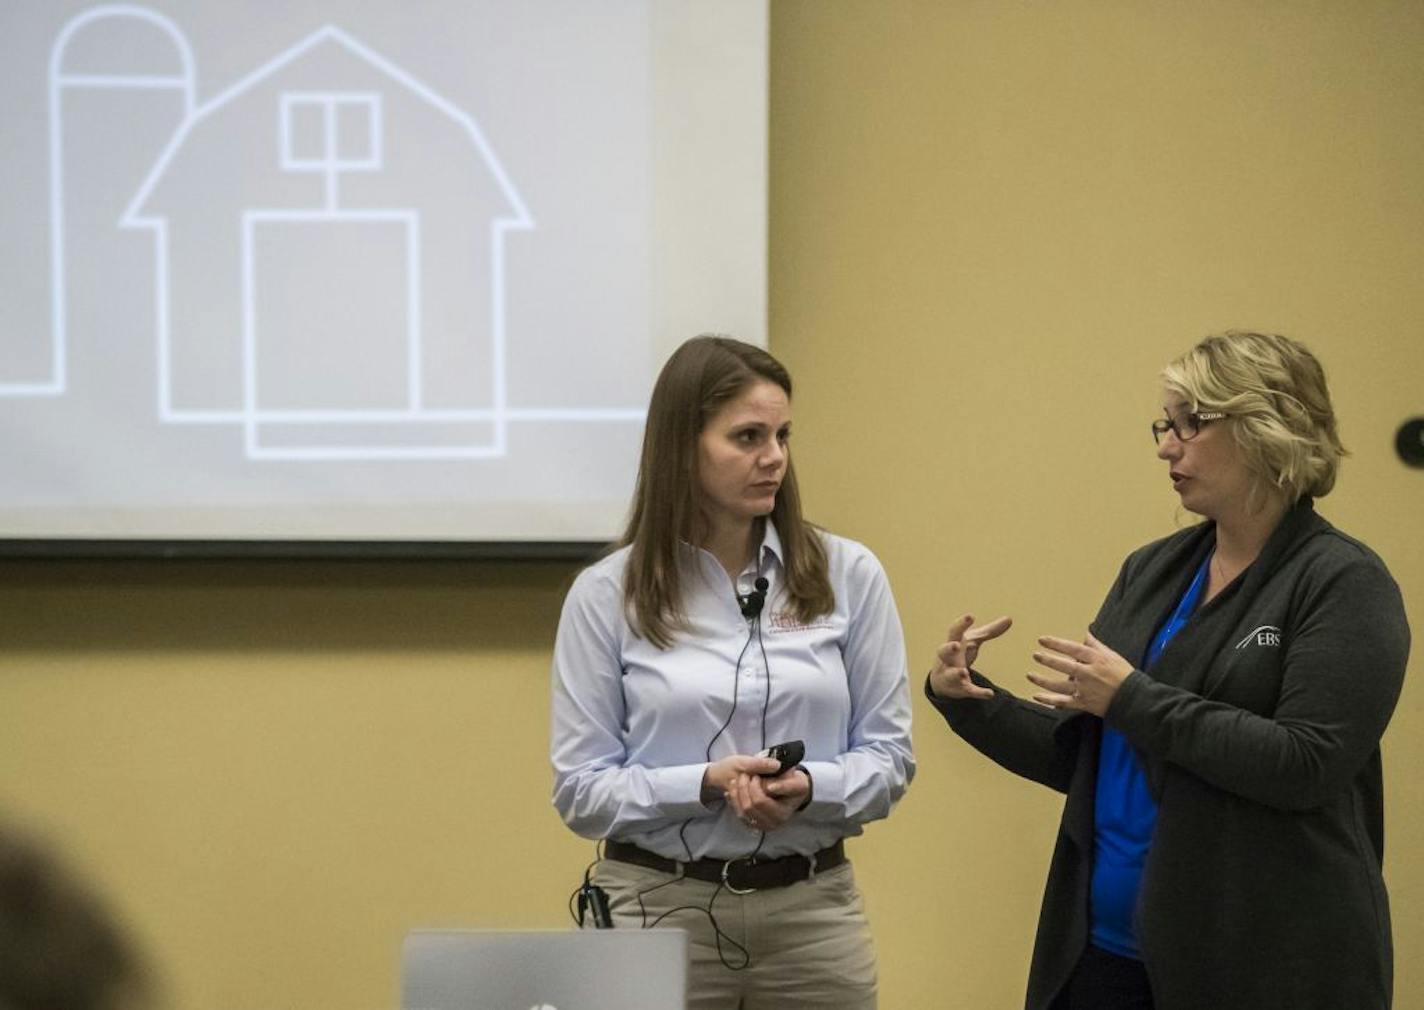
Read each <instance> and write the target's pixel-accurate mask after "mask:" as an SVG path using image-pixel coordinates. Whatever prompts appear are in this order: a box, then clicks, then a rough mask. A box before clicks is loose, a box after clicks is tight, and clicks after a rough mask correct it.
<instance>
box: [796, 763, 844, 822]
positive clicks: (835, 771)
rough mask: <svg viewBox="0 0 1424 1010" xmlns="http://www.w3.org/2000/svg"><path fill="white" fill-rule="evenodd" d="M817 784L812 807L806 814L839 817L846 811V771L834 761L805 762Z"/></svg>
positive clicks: (814, 787) (812, 779)
mask: <svg viewBox="0 0 1424 1010" xmlns="http://www.w3.org/2000/svg"><path fill="white" fill-rule="evenodd" d="M801 763H802V764H803V765H805V766H806V770H807V771H808V772H810V774H811V781H812V782H814V783H815V785H814V786H813V787H812V790H811V805H810V806H808V807H807V808H806V809H805V811H804V813H805V814H806V815H807V816H810V817H814V816H816V815H818V814H822V815H824V814H831V815H833V816H835V815H839V814H840V813H841V811H843V810H844V809H845V769H844V768H842V767H841V766H840V765H839V764H837V763H836V762H834V761H803V762H801Z"/></svg>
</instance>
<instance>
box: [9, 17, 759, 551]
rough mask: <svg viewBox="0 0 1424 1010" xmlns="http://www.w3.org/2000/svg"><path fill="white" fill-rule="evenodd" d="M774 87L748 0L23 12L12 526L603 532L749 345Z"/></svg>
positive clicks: (12, 537)
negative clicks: (735, 353) (683, 354)
mask: <svg viewBox="0 0 1424 1010" xmlns="http://www.w3.org/2000/svg"><path fill="white" fill-rule="evenodd" d="M766 77H767V9H766V4H765V0H642V2H638V0H518V2H512V0H498V2H491V0H485V2H470V0H450V2H426V3H420V4H406V3H395V2H388V3H386V2H383V3H371V2H369V0H360V2H358V0H284V2H277V0H237V2H230V3H221V4H219V3H211V2H197V0H189V2H169V3H164V4H162V5H156V6H145V5H131V4H106V5H96V4H93V3H68V2H54V0H9V2H7V3H6V4H5V5H4V7H3V10H0V81H3V94H4V96H5V97H4V99H3V101H4V104H5V112H4V118H3V127H0V129H3V132H0V150H3V158H0V269H3V275H0V276H3V280H0V284H3V298H0V540H3V541H4V548H3V549H4V550H5V552H6V553H10V554H14V553H16V552H19V553H35V552H38V553H46V552H50V551H53V552H57V553H64V552H65V551H66V546H67V545H69V546H72V545H76V544H88V545H93V544H94V543H102V544H107V545H108V546H109V547H110V548H117V549H118V550H120V551H122V550H123V549H124V548H125V546H126V545H129V546H133V545H141V544H153V543H155V542H156V543H158V544H167V545H170V546H172V545H180V546H181V545H201V544H204V543H228V544H251V545H257V546H259V547H260V545H263V544H265V545H268V546H271V545H282V544H287V545H293V544H303V545H321V544H347V545H350V544H358V545H359V544H369V545H373V546H374V547H380V546H382V545H384V547H385V548H386V549H387V550H389V549H391V548H392V546H394V547H395V548H397V552H399V547H400V545H414V544H446V545H479V544H485V545H491V544H493V545H505V546H506V548H510V549H512V550H513V552H514V553H516V554H517V553H519V551H520V550H522V549H523V547H529V548H531V549H532V550H533V551H534V552H535V553H538V548H539V545H544V546H546V547H547V546H550V545H560V544H584V545H586V544H588V543H591V542H601V541H606V540H609V539H611V538H613V537H615V536H616V535H617V533H618V531H619V528H620V525H621V523H622V521H623V518H624V516H625V514H626V509H627V505H628V497H629V494H630V492H631V490H632V484H633V476H634V473H635V469H636V463H637V454H638V446H639V442H640V438H641V433H642V422H643V412H644V407H645V405H646V402H647V395H648V391H649V389H650V387H651V383H652V379H653V377H654V376H655V375H656V373H657V369H658V368H659V367H660V365H661V362H662V361H663V360H664V359H665V358H666V356H667V354H668V353H669V352H670V351H671V349H672V348H673V347H675V346H676V345H677V344H678V343H679V342H681V341H682V340H683V339H685V338H686V337H688V336H691V335H693V334H695V333H699V332H706V331H717V332H727V333H732V334H735V335H737V336H740V337H742V338H743V339H747V340H750V341H752V342H755V343H760V344H764V343H765V339H766V333H765V331H766V125H767V122H766V119H767V117H766V111H767V110H766V95H767V87H766V85H767V80H766ZM512 545H523V546H522V547H521V546H512ZM318 552H319V551H318Z"/></svg>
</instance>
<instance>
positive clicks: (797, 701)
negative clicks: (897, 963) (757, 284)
mask: <svg viewBox="0 0 1424 1010" xmlns="http://www.w3.org/2000/svg"><path fill="white" fill-rule="evenodd" d="M790 434H791V379H790V376H789V375H787V373H786V370H785V368H783V367H782V366H781V364H780V362H778V361H777V360H776V359H775V358H773V357H772V356H771V355H770V354H768V353H767V352H765V351H763V350H762V349H760V348H757V347H753V346H752V345H750V344H745V343H742V342H741V341H737V340H733V339H731V338H728V337H720V336H701V337H696V338H694V339H692V340H689V341H688V342H686V343H685V344H683V345H682V346H681V347H680V348H679V349H678V350H677V351H676V352H675V353H674V354H673V355H672V357H671V358H670V359H669V361H668V362H667V364H666V365H665V366H664V368H663V370H662V373H661V374H660V375H659V376H658V380H657V383H656V386H655V387H654V390H653V395H652V401H651V403H650V405H649V408H648V419H647V426H646V428H645V431H644V437H643V453H642V460H641V464H640V466H639V471H638V482H637V489H636V491H635V493H634V501H633V507H632V514H631V516H630V519H629V522H628V529H627V532H626V533H625V534H624V536H623V538H622V541H621V543H620V545H619V547H618V549H617V550H615V551H614V552H613V553H611V554H610V555H608V556H607V557H605V558H604V559H603V560H601V561H599V562H597V563H596V564H594V565H592V566H591V567H589V568H588V569H586V570H585V571H583V572H582V573H581V574H580V575H579V577H578V579H577V580H576V581H575V583H574V586H573V588H572V589H571V590H570V592H569V595H568V598H567V600H566V601H565V604H564V611H563V615H562V617H561V619H560V622H559V633H558V640H557V643H556V645H555V650H554V664H553V733H552V746H551V751H552V758H553V764H554V771H555V782H554V805H555V806H556V807H557V808H558V810H559V813H560V814H561V815H562V816H563V818H564V820H565V822H566V823H567V824H568V825H569V826H570V827H571V828H572V829H573V830H575V831H576V832H578V833H579V834H580V835H583V836H584V837H588V838H596V839H606V843H605V847H604V853H603V858H602V860H601V861H600V862H599V863H598V865H597V867H596V869H595V871H594V874H593V880H594V883H596V884H597V885H599V886H601V887H602V888H604V889H605V890H606V891H607V893H608V894H609V895H610V899H611V900H610V904H611V910H612V918H613V921H614V923H615V924H616V925H617V926H619V927H630V928H646V927H652V926H658V925H667V926H673V927H680V928H683V929H686V930H687V931H688V932H689V936H690V944H691V979H690V985H689V1003H688V1005H689V1006H690V1007H694V1008H729V1010H730V1008H737V1007H740V1008H743V1010H754V1008H759V1007H772V1006H775V1007H778V1008H796V1007H808V1008H809V1007H828V1008H837V1007H844V1008H868V1007H874V1006H875V999H876V995H875V994H876V975H875V955H874V951H873V948H872V946H871V941H870V933H869V928H868V926H867V923H866V919H865V915H864V911H863V908H862V903H861V899H860V895H859V892H858V891H857V889H856V885H855V882H854V878H853V876H852V873H851V867H850V864H849V862H847V860H846V856H845V848H844V844H843V843H844V839H845V838H847V837H849V836H853V835H858V834H860V833H861V830H862V826H863V825H864V824H865V823H867V822H869V821H872V820H876V819H878V818H881V817H884V816H886V815H887V814H888V813H889V812H890V808H891V806H892V805H893V804H894V803H895V801H896V800H898V799H899V798H900V796H901V795H902V794H903V793H904V791H905V788H906V787H907V786H908V784H909V781H910V778H911V776H912V775H913V773H914V760H913V757H912V755H911V750H910V701H909V692H908V687H907V681H906V670H905V651H904V640H903V636H902V632H901V629H900V621H899V617H898V615H897V614H896V611H895V604H894V600H893V599H892V597H891V594H890V587H889V584H888V583H887V581H886V578H885V573H884V571H883V570H882V569H881V567H880V564H879V563H878V562H877V561H876V559H875V557H874V556H873V555H872V554H871V553H870V552H869V551H868V550H867V549H866V548H864V547H863V546H861V545H860V544H857V543H854V542H852V541H849V540H845V539H843V538H841V537H837V536H833V535H832V534H829V533H826V532H824V531H823V530H820V529H817V528H816V527H814V526H811V525H810V524H809V523H807V522H805V520H803V519H802V517H801V502H800V497H799V494H798V490H797V486H796V475H795V470H794V469H793V467H792V465H791V457H790V451H789V445H788V442H789V438H790ZM792 741H797V742H800V743H801V744H802V745H803V746H804V753H803V754H802V755H800V756H799V757H798V756H796V755H794V754H792V755H790V756H785V755H779V756H778V757H776V758H773V757H767V756H760V755H761V752H763V751H765V750H767V749H768V748H771V747H774V746H775V745H777V744H782V743H790V742H792Z"/></svg>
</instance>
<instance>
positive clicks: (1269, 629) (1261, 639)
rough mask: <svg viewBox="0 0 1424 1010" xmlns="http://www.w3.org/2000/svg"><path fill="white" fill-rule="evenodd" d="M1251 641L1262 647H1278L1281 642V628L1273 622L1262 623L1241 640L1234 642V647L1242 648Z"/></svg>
mask: <svg viewBox="0 0 1424 1010" xmlns="http://www.w3.org/2000/svg"><path fill="white" fill-rule="evenodd" d="M1252 642H1254V643H1256V644H1257V645H1259V646H1262V647H1263V648H1270V649H1274V648H1278V647H1279V646H1280V644H1281V629H1280V628H1278V627H1276V626H1275V625H1274V624H1263V625H1261V626H1260V627H1259V628H1257V629H1256V630H1255V631H1252V632H1251V633H1250V634H1249V635H1247V636H1246V637H1245V638H1243V639H1241V641H1239V642H1237V643H1236V648H1238V649H1244V648H1246V646H1248V645H1250V644H1251V643H1252Z"/></svg>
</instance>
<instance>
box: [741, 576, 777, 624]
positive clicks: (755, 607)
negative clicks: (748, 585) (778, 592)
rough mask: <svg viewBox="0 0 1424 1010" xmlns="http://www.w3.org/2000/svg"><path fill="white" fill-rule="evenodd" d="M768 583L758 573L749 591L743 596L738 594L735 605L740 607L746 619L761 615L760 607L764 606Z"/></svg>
mask: <svg viewBox="0 0 1424 1010" xmlns="http://www.w3.org/2000/svg"><path fill="white" fill-rule="evenodd" d="M768 585H769V583H768V582H767V581H766V579H765V578H764V577H763V576H760V575H758V576H757V580H756V582H755V583H753V588H752V591H751V592H750V593H747V594H746V595H745V596H741V595H738V597H737V605H738V606H739V607H741V609H742V616H743V617H745V618H746V619H747V620H749V621H750V620H754V619H755V618H757V617H759V616H761V608H762V607H764V606H766V589H767V586H768Z"/></svg>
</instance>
